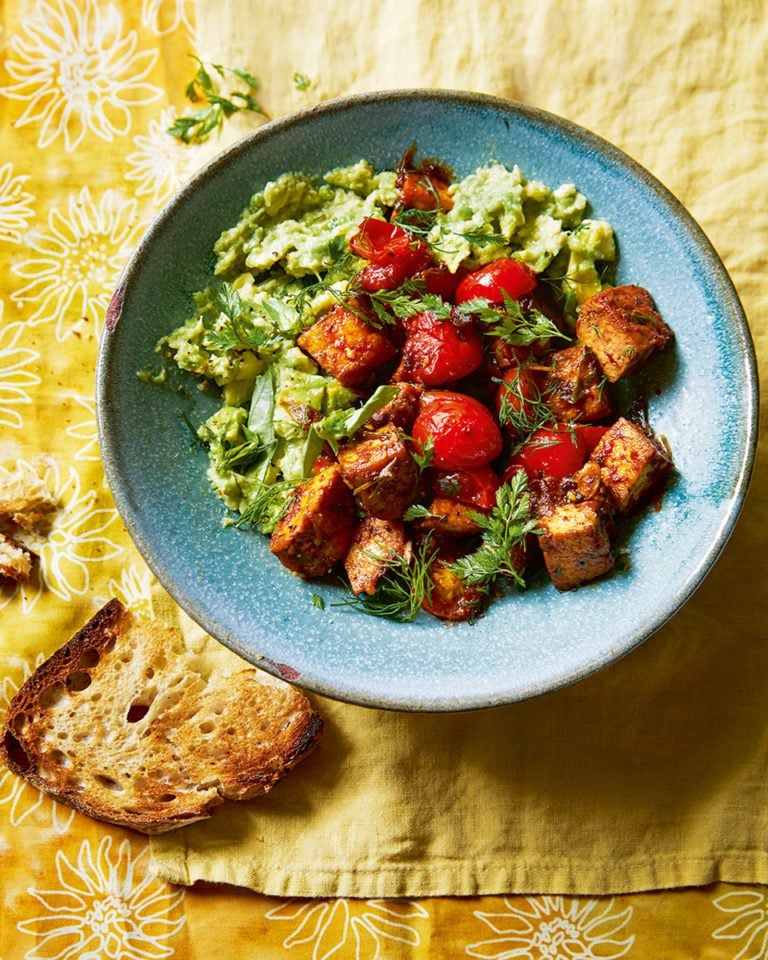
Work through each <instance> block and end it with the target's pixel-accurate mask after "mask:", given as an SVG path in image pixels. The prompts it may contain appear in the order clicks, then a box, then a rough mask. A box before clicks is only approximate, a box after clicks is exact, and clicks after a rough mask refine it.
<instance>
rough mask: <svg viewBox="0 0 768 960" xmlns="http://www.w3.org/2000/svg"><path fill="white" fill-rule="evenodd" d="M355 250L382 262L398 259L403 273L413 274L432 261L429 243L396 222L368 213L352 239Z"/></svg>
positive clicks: (406, 274) (377, 263) (363, 255)
mask: <svg viewBox="0 0 768 960" xmlns="http://www.w3.org/2000/svg"><path fill="white" fill-rule="evenodd" d="M349 246H350V248H351V250H352V252H353V253H356V254H357V256H358V257H362V258H363V259H364V260H370V261H371V263H375V264H376V265H378V266H386V265H387V264H392V263H395V264H397V265H398V266H399V267H400V268H401V269H402V271H403V277H406V276H413V274H414V273H418V271H419V270H424V269H426V268H427V267H428V266H429V265H430V264H432V263H433V262H434V261H433V258H432V253H431V252H430V249H429V247H428V246H427V244H426V243H424V241H423V240H418V239H417V238H415V237H413V236H412V235H411V234H410V233H408V232H407V231H406V230H403V228H402V227H399V226H398V225H397V224H396V223H389V222H388V221H386V220H378V219H377V218H376V217H366V218H365V220H363V222H362V223H361V224H360V226H359V227H358V230H357V233H356V234H354V235H353V236H352V237H351V238H350V241H349Z"/></svg>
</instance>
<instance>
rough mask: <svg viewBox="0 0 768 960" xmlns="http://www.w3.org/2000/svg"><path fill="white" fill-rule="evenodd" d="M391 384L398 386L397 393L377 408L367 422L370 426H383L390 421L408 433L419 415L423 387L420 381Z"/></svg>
mask: <svg viewBox="0 0 768 960" xmlns="http://www.w3.org/2000/svg"><path fill="white" fill-rule="evenodd" d="M393 386H396V387H397V388H398V393H397V395H396V396H395V397H394V399H392V400H390V401H389V403H386V404H385V405H384V406H383V407H382V408H381V410H377V411H376V413H374V415H373V416H372V417H371V419H370V421H369V423H370V425H371V427H383V426H386V424H388V423H392V424H394V425H395V426H396V427H399V428H400V429H401V430H405V432H406V433H410V432H411V427H413V424H414V421H415V420H416V417H417V416H418V415H419V410H420V408H421V395H422V393H423V392H424V387H423V386H422V385H421V384H420V383H396V384H393Z"/></svg>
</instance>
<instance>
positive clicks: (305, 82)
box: [293, 72, 312, 90]
mask: <svg viewBox="0 0 768 960" xmlns="http://www.w3.org/2000/svg"><path fill="white" fill-rule="evenodd" d="M293 85H294V87H296V89H297V90H309V88H310V87H311V86H312V81H311V80H310V78H309V77H308V76H307V75H306V73H298V72H297V73H294V75H293Z"/></svg>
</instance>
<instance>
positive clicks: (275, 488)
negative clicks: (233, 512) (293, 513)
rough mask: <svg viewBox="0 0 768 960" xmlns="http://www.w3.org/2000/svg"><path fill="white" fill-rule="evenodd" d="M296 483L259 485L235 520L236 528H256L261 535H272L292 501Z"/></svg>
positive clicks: (281, 482)
mask: <svg viewBox="0 0 768 960" xmlns="http://www.w3.org/2000/svg"><path fill="white" fill-rule="evenodd" d="M295 489H296V484H295V483H290V482H289V481H288V480H280V481H278V482H277V483H257V484H256V485H255V486H254V489H253V490H252V491H251V492H249V494H248V499H247V502H246V504H245V506H244V507H243V508H242V509H241V511H240V516H239V517H238V518H237V520H235V526H236V527H256V529H257V530H259V532H260V533H271V532H272V530H273V529H274V525H275V524H276V523H277V521H278V520H279V519H280V518H281V517H282V515H283V514H284V513H285V511H286V509H287V508H288V504H289V503H290V501H291V496H290V495H291V493H292V492H293V491H294V490H295Z"/></svg>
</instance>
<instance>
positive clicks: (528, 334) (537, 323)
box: [458, 292, 571, 347]
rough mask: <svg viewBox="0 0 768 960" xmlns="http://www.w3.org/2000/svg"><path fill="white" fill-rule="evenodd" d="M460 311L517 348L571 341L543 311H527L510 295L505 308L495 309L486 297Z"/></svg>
mask: <svg viewBox="0 0 768 960" xmlns="http://www.w3.org/2000/svg"><path fill="white" fill-rule="evenodd" d="M458 310H459V312H460V313H462V314H464V315H465V316H473V317H476V318H477V319H478V320H479V321H480V322H481V323H483V324H486V325H487V326H486V329H485V332H486V333H487V334H489V335H490V336H494V337H501V338H502V340H506V342H507V343H510V344H512V345H513V346H516V347H528V346H530V345H531V344H532V343H536V342H537V341H539V340H550V339H554V338H560V339H561V340H570V339H571V338H570V337H569V336H567V335H566V334H564V333H563V332H562V331H561V330H560V329H559V328H558V326H557V324H555V323H554V322H553V321H552V320H550V319H549V317H547V316H545V315H544V314H543V313H542V312H541V311H540V310H523V308H522V307H521V306H520V304H519V302H518V301H517V300H513V299H512V297H510V296H509V294H508V293H506V292H505V293H504V305H503V307H492V306H491V305H490V304H489V303H488V301H487V300H486V299H485V298H484V297H475V298H474V299H473V300H467V301H465V302H464V303H462V304H461V305H460V306H459V307H458Z"/></svg>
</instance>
